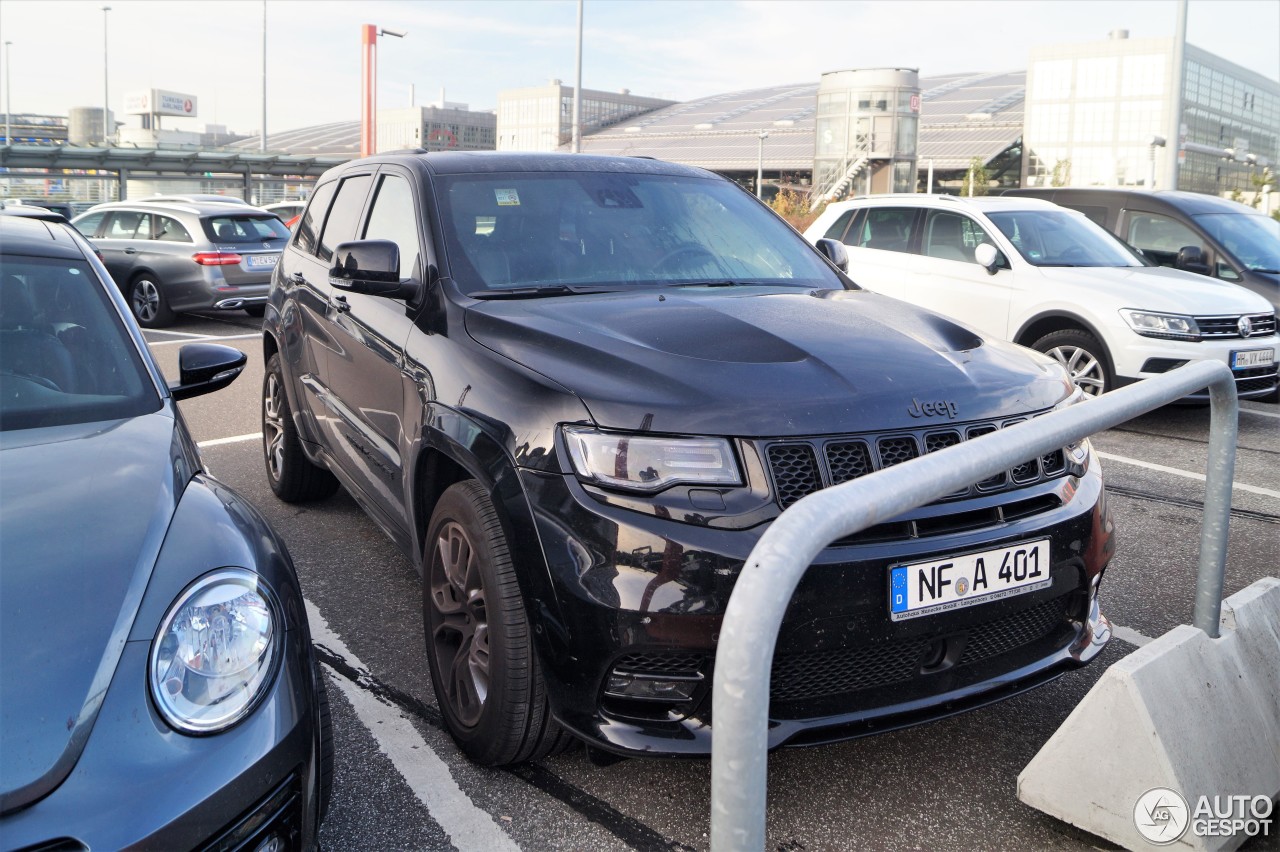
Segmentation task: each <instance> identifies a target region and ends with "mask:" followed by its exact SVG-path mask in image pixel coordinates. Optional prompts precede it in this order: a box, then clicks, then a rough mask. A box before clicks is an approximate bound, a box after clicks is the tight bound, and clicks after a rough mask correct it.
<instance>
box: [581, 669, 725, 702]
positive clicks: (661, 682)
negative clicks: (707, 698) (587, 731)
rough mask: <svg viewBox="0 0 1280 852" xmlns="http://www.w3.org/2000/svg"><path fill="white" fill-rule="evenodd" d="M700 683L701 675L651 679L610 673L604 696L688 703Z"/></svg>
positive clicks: (623, 673)
mask: <svg viewBox="0 0 1280 852" xmlns="http://www.w3.org/2000/svg"><path fill="white" fill-rule="evenodd" d="M700 683H702V675H695V676H691V677H675V676H671V675H667V676H664V677H653V676H651V675H635V674H627V673H625V672H617V671H615V672H611V673H610V674H609V682H608V684H607V685H606V686H605V688H604V691H605V694H606V695H610V696H612V697H614V698H631V699H635V700H639V701H689V700H691V699H692V698H693V693H694V691H695V690H697V688H698V684H700Z"/></svg>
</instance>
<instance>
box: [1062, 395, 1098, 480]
mask: <svg viewBox="0 0 1280 852" xmlns="http://www.w3.org/2000/svg"><path fill="white" fill-rule="evenodd" d="M1086 399H1092V397H1090V396H1087V395H1086V394H1085V392H1084V391H1083V390H1081V389H1080V388H1078V387H1073V388H1072V389H1071V393H1070V394H1068V395H1067V397H1066V398H1065V399H1063V400H1062V401H1061V402H1059V403H1058V404H1057V405H1055V406H1054V407H1053V410H1054V411H1061V410H1062V409H1064V408H1070V407H1071V406H1073V405H1075V404H1077V403H1080V402H1084V401H1085V400H1086ZM1062 450H1063V453H1065V455H1066V460H1067V469H1068V470H1069V471H1070V472H1071V473H1072V474H1073V475H1076V476H1083V475H1084V466H1085V462H1087V461H1088V460H1089V439H1088V438H1081V439H1080V440H1078V441H1072V442H1071V443H1070V444H1067V445H1066V446H1065V447H1063V448H1062Z"/></svg>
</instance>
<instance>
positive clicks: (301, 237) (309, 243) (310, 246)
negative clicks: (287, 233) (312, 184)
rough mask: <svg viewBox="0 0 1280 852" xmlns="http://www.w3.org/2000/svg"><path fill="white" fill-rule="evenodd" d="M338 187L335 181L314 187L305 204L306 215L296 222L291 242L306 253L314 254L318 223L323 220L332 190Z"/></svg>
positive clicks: (330, 199) (331, 198)
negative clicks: (296, 225) (296, 226)
mask: <svg viewBox="0 0 1280 852" xmlns="http://www.w3.org/2000/svg"><path fill="white" fill-rule="evenodd" d="M337 188H338V182H337V181H330V182H329V183H326V184H325V185H324V186H320V187H317V188H316V191H315V192H314V193H312V195H311V203H310V204H309V205H308V206H307V212H306V215H304V216H303V217H302V219H301V221H299V222H298V229H297V231H296V232H295V234H294V237H293V244H294V245H295V246H297V248H298V249H299V250H301V251H304V252H306V253H307V254H314V253H315V250H316V242H317V238H318V237H319V236H320V225H321V224H322V223H323V222H324V214H325V213H326V212H327V211H328V209H329V202H330V201H332V200H333V191H334V190H335V189H337Z"/></svg>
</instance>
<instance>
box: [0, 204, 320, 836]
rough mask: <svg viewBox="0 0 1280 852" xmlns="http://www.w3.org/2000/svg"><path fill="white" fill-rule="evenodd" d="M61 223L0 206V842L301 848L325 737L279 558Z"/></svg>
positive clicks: (226, 377)
mask: <svg viewBox="0 0 1280 852" xmlns="http://www.w3.org/2000/svg"><path fill="white" fill-rule="evenodd" d="M244 363H245V356H244V355H243V354H242V353H240V352H237V351H236V350H234V349H229V348H227V347H222V346H214V345H210V344H199V343H197V344H188V345H187V346H184V347H183V349H182V350H181V353H180V367H181V376H180V378H179V381H178V382H177V383H176V384H174V385H173V386H169V385H166V384H165V382H164V380H163V378H162V376H161V374H160V372H159V370H158V368H157V366H156V364H155V362H154V361H153V360H152V358H151V356H150V354H149V352H148V350H147V347H146V344H145V342H144V341H143V339H142V337H141V335H140V334H139V332H138V329H137V326H136V325H135V324H134V323H133V321H132V320H131V318H130V317H129V312H128V308H127V307H126V306H125V304H124V300H123V299H122V298H121V296H120V294H119V293H118V292H117V291H116V289H115V287H113V286H112V285H111V282H110V280H109V279H108V278H107V276H106V271H105V270H104V269H103V268H102V266H101V265H100V264H99V263H98V261H97V258H96V257H95V256H94V254H93V250H92V248H91V247H90V246H89V245H88V244H87V243H86V242H85V241H84V239H83V238H82V237H80V236H79V235H78V234H77V233H76V232H75V231H74V230H73V229H72V228H71V227H70V226H69V225H66V224H58V223H56V222H46V221H40V220H33V219H25V218H24V219H18V218H16V217H0V554H2V555H0V559H2V562H0V848H4V849H6V850H7V849H23V850H30V849H42V850H47V849H56V850H59V851H60V852H73V850H88V849H95V850H96V849H124V848H151V849H196V848H199V849H251V850H254V849H272V850H291V849H308V848H313V847H314V846H315V844H316V832H317V829H318V826H319V823H320V819H321V817H322V812H323V809H324V807H325V805H324V803H325V802H326V800H327V796H328V786H327V785H328V784H329V783H330V773H331V771H332V737H331V733H330V724H329V718H328V707H327V704H326V703H325V698H324V695H325V693H324V686H323V684H322V683H320V681H319V673H318V671H317V668H316V664H315V660H314V657H313V653H312V649H311V641H310V635H309V631H308V627H307V620H306V616H305V612H304V610H303V603H302V597H301V594H300V592H299V589H298V580H297V576H296V574H295V572H294V568H293V564H292V562H291V561H290V559H289V555H288V553H287V551H286V550H285V546H284V543H283V542H282V541H281V539H280V538H278V537H277V536H276V534H275V533H274V532H273V531H272V530H271V528H270V527H268V526H267V524H266V522H265V521H264V520H263V519H262V517H261V516H260V515H259V514H258V513H257V512H256V511H255V510H254V509H253V507H252V506H250V505H249V504H248V503H247V502H245V500H244V499H243V498H242V497H240V496H239V495H238V494H236V493H235V492H234V491H232V490H231V489H229V488H227V487H226V486H225V485H223V484H221V483H219V482H218V481H217V480H215V479H213V478H211V477H210V476H209V475H208V474H207V473H206V472H205V471H204V470H203V469H202V467H201V463H200V456H199V453H198V452H197V449H196V446H195V444H194V443H193V441H192V440H191V437H190V435H189V434H188V433H187V430H186V427H185V426H184V425H183V422H182V418H181V416H180V414H179V412H178V409H177V407H176V405H175V402H176V401H177V400H180V399H185V398H188V397H192V396H196V395H199V394H202V393H206V392H209V391H214V390H218V389H219V388H222V387H225V386H226V385H228V384H230V383H231V382H232V381H233V380H234V379H235V378H236V376H237V375H239V373H240V371H241V370H242V368H243V365H244Z"/></svg>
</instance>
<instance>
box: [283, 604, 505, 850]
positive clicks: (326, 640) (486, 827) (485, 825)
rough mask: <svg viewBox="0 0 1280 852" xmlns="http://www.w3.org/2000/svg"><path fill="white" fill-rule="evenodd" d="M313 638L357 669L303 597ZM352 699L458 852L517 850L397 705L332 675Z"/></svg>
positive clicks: (359, 665)
mask: <svg viewBox="0 0 1280 852" xmlns="http://www.w3.org/2000/svg"><path fill="white" fill-rule="evenodd" d="M306 607H307V621H308V622H309V623H310V625H311V638H312V640H313V641H314V642H315V643H316V644H317V645H323V646H324V647H325V648H327V649H329V650H330V651H332V652H333V653H335V654H337V655H338V656H340V657H342V658H343V659H345V660H346V661H347V662H348V663H350V664H351V665H352V666H353V667H355V668H356V669H357V670H358V671H361V672H365V671H367V670H366V669H365V668H364V664H363V663H361V662H360V660H359V659H357V658H356V656H355V654H352V653H351V650H350V649H349V648H347V646H346V645H344V644H343V643H342V639H341V638H339V637H338V635H337V634H336V633H334V632H333V631H332V630H331V629H330V628H329V625H328V623H327V622H326V621H325V620H324V618H323V616H321V615H320V610H319V609H318V608H317V607H316V605H315V604H313V603H312V602H311V601H306ZM330 682H332V683H334V684H335V685H336V686H337V687H338V688H339V689H340V690H342V694H343V695H345V696H346V697H347V700H348V701H350V702H351V706H352V708H353V709H354V710H355V711H356V716H357V717H359V719H360V721H361V722H362V723H363V724H364V726H365V727H366V728H368V730H369V733H370V734H372V735H373V738H374V740H375V741H376V742H377V743H378V748H380V749H382V752H383V754H385V755H386V756H387V757H388V758H390V759H391V763H392V764H393V765H394V766H395V768H396V770H397V771H398V772H399V773H400V775H401V776H402V777H403V778H404V780H405V781H406V782H407V783H408V784H409V788H410V789H411V790H413V794H414V795H415V796H417V797H418V800H419V801H420V802H422V804H424V805H425V806H426V808H427V810H428V811H430V813H431V818H432V819H434V820H435V821H436V823H437V824H439V826H440V828H441V829H442V830H443V831H444V832H445V834H447V835H449V840H450V842H452V843H453V846H454V848H455V849H457V850H458V852H491V850H499V852H520V847H518V846H516V844H515V842H514V841H513V840H512V839H511V838H510V837H508V836H507V834H506V833H505V832H504V831H503V830H502V829H501V828H500V827H499V826H498V824H497V823H495V822H494V821H493V817H491V816H490V815H489V814H488V813H487V812H485V811H483V810H481V809H480V808H477V807H476V806H475V805H474V804H473V803H472V801H471V799H469V798H468V797H467V794H466V793H464V792H462V789H461V788H460V787H459V786H458V784H457V782H456V781H454V780H453V775H452V774H451V773H450V772H449V767H448V766H447V765H446V764H445V762H444V761H443V760H441V759H440V758H439V756H438V755H437V754H436V753H435V752H434V751H432V750H431V746H429V745H427V742H426V740H424V739H423V738H422V737H421V736H420V735H419V734H418V731H417V730H416V729H415V728H414V727H413V725H412V724H410V723H409V721H408V720H407V719H405V718H404V716H403V715H402V714H401V713H400V711H399V710H397V709H396V708H394V707H392V706H391V705H389V704H384V703H383V702H382V701H380V700H379V699H378V698H376V697H375V696H374V695H372V694H371V693H369V692H366V691H365V690H363V689H361V688H360V687H359V686H357V685H356V684H354V683H352V682H351V681H349V680H347V679H346V678H344V677H335V678H331V679H330Z"/></svg>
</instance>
